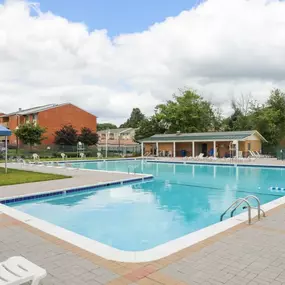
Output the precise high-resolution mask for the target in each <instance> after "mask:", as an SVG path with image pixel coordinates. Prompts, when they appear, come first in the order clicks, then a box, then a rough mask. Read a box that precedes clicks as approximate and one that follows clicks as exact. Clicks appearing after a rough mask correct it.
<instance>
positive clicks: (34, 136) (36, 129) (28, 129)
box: [14, 123, 46, 146]
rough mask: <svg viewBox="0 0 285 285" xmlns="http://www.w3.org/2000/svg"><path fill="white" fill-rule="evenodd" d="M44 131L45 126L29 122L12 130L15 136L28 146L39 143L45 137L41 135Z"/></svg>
mask: <svg viewBox="0 0 285 285" xmlns="http://www.w3.org/2000/svg"><path fill="white" fill-rule="evenodd" d="M45 132H46V129H45V128H42V127H40V126H39V125H35V124H31V123H26V124H23V125H20V126H19V127H18V129H17V130H15V131H14V133H15V135H16V137H17V138H18V139H19V140H20V141H21V142H22V143H24V144H29V145H30V146H33V145H36V144H41V142H42V140H44V139H45V137H44V136H43V135H44V133H45Z"/></svg>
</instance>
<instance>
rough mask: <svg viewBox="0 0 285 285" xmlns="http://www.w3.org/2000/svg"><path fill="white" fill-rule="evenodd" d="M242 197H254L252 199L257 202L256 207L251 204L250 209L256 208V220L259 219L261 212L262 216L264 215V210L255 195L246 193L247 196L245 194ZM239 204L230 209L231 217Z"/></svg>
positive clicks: (247, 198)
mask: <svg viewBox="0 0 285 285" xmlns="http://www.w3.org/2000/svg"><path fill="white" fill-rule="evenodd" d="M244 199H246V200H247V201H248V200H249V199H254V200H255V201H256V202H257V207H252V206H251V209H256V210H257V217H258V220H260V213H261V212H262V214H263V217H265V212H264V210H262V209H261V204H260V200H259V199H258V198H257V197H256V196H254V195H248V196H246V197H245V198H244ZM239 206H240V204H239V205H237V206H236V207H235V208H234V209H233V210H232V212H231V217H232V216H233V214H234V212H235V211H236V209H237V208H238V207H239Z"/></svg>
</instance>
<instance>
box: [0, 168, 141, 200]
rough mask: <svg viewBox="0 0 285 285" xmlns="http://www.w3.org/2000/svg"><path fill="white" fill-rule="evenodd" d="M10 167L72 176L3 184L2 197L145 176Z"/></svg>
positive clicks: (0, 195)
mask: <svg viewBox="0 0 285 285" xmlns="http://www.w3.org/2000/svg"><path fill="white" fill-rule="evenodd" d="M0 166H2V167H3V166H4V165H3V164H0ZM8 167H9V168H13V169H19V170H26V171H36V172H43V173H52V174H62V175H67V176H72V177H71V178H66V179H59V180H51V181H43V182H33V183H25V184H18V185H9V186H1V187H0V199H3V198H9V197H15V196H21V195H28V194H35V193H44V192H49V191H54V190H60V189H68V188H74V187H83V186H90V185H96V184H99V183H104V182H105V183H106V182H112V181H119V180H126V179H132V178H141V177H144V176H145V175H140V174H128V173H119V172H106V171H93V170H92V171H90V170H80V169H71V168H65V167H47V166H37V165H25V166H23V165H21V164H18V163H9V164H8Z"/></svg>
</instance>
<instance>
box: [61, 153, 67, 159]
mask: <svg viewBox="0 0 285 285" xmlns="http://www.w3.org/2000/svg"><path fill="white" fill-rule="evenodd" d="M60 156H61V158H62V160H65V159H66V157H67V156H66V154H65V153H63V152H62V153H61V154H60Z"/></svg>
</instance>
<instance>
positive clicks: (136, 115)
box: [120, 108, 145, 128]
mask: <svg viewBox="0 0 285 285" xmlns="http://www.w3.org/2000/svg"><path fill="white" fill-rule="evenodd" d="M144 119H145V115H144V114H143V113H142V112H141V110H140V109H139V108H134V109H133V110H132V113H131V116H130V118H129V119H128V120H127V121H126V122H125V123H124V124H122V125H121V126H120V128H137V127H138V126H139V124H140V123H141V122H142V121H143V120H144Z"/></svg>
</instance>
